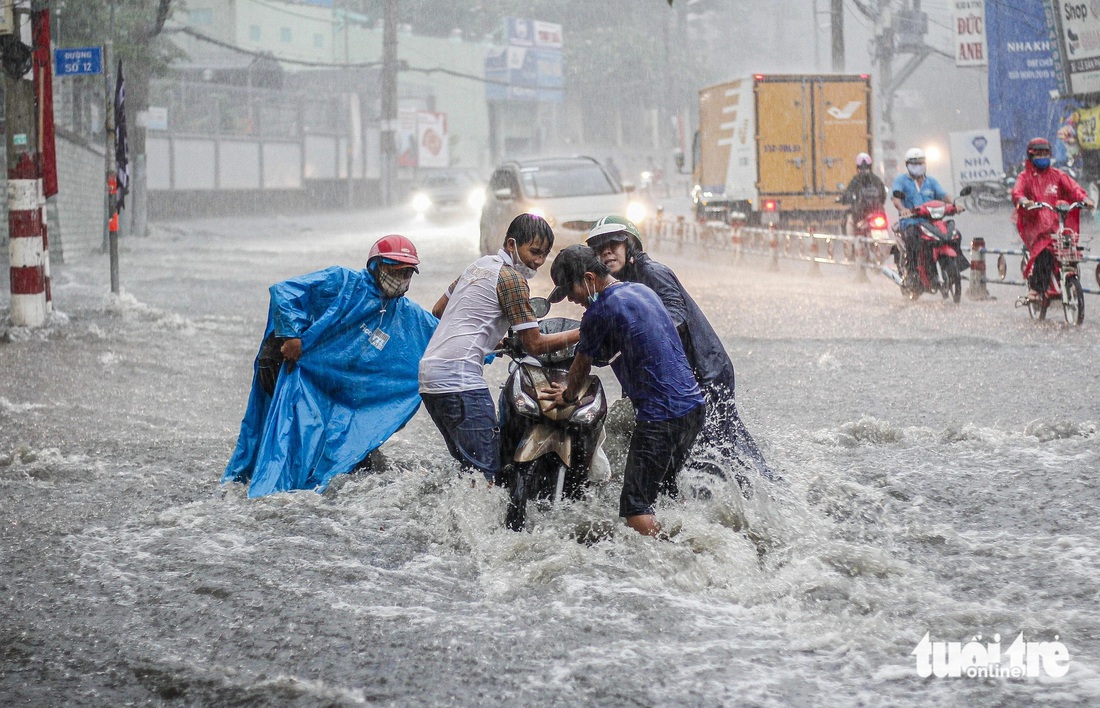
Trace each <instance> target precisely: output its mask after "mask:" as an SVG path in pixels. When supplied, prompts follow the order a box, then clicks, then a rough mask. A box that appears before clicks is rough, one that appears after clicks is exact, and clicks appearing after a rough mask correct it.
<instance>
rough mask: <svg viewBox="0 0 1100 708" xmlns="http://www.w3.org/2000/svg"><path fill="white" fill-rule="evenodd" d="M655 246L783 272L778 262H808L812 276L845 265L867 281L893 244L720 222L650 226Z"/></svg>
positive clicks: (681, 221)
mask: <svg viewBox="0 0 1100 708" xmlns="http://www.w3.org/2000/svg"><path fill="white" fill-rule="evenodd" d="M644 231H645V235H646V238H647V240H648V241H649V242H651V243H658V244H673V245H675V246H676V247H677V248H678V249H682V248H683V247H684V246H694V247H698V248H701V249H702V250H703V252H704V254H709V253H710V251H711V250H717V251H727V252H729V253H730V254H731V256H732V257H733V259H734V260H735V261H741V260H743V259H744V257H745V256H748V255H755V256H764V257H766V258H769V259H770V267H771V268H772V269H773V270H774V269H776V268H778V267H779V261H780V260H781V259H782V260H793V261H804V262H807V263H809V264H810V265H811V272H812V273H813V272H819V269H820V266H821V265H822V264H825V265H842V266H852V267H858V268H859V276H860V277H861V278H862V279H865V278H866V277H867V275H866V271H867V270H868V269H874V270H879V269H880V268H882V266H883V265H884V264H885V263H886V262H887V261H888V260H889V253H890V247H891V246H892V245H893V244H894V241H893V239H892V238H891V239H890V240H881V239H878V240H876V239H873V238H868V237H864V236H846V235H843V234H832V233H827V232H818V231H790V230H785V229H778V228H760V227H749V226H742V225H738V224H736V223H735V224H733V225H732V226H731V225H729V224H727V223H725V222H722V221H708V222H705V223H702V224H700V223H696V222H692V221H687V220H684V219H677V220H676V221H667V220H660V221H655V222H650V223H649V224H647V225H646V228H645V229H644Z"/></svg>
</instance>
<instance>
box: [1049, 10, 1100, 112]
mask: <svg viewBox="0 0 1100 708" xmlns="http://www.w3.org/2000/svg"><path fill="white" fill-rule="evenodd" d="M1045 3H1046V9H1047V18H1048V24H1049V26H1050V33H1051V39H1052V40H1053V50H1054V52H1055V57H1056V59H1057V60H1058V64H1059V66H1060V69H1061V71H1060V72H1059V74H1060V75H1059V77H1058V78H1059V79H1060V81H1059V85H1060V88H1061V89H1062V93H1064V94H1067V95H1081V94H1085V93H1097V92H1100V3H1098V2H1091V1H1090V2H1084V0H1070V2H1065V1H1064V0H1045Z"/></svg>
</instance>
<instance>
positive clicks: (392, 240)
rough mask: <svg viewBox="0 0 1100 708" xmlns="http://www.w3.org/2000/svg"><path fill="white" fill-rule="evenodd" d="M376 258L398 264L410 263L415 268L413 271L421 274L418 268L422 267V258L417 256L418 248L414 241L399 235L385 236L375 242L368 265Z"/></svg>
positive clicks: (368, 257)
mask: <svg viewBox="0 0 1100 708" xmlns="http://www.w3.org/2000/svg"><path fill="white" fill-rule="evenodd" d="M375 258H388V259H390V260H393V261H397V262H398V263H408V264H409V265H411V266H413V270H415V271H416V272H417V273H419V272H420V269H419V268H417V267H416V266H418V265H420V258H418V257H417V255H416V246H414V245H413V242H412V241H410V240H409V239H407V238H405V237H404V236H401V235H399V234H390V235H389V236H383V237H382V238H380V239H378V240H377V241H375V242H374V245H373V246H371V247H370V255H369V256H367V263H370V262H371V261H372V260H374V259H375Z"/></svg>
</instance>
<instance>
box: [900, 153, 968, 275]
mask: <svg viewBox="0 0 1100 708" xmlns="http://www.w3.org/2000/svg"><path fill="white" fill-rule="evenodd" d="M926 169H927V165H926V162H925V156H924V150H921V149H920V148H910V149H909V150H908V151H907V152H906V153H905V172H904V173H902V174H899V175H898V176H897V177H895V178H894V184H893V186H892V187H891V189H890V194H891V201H892V202H893V204H894V208H895V209H897V210H898V217H900V221H899V222H898V229H899V230H900V232H901V238H902V242H903V244H904V246H905V272H904V273H902V274H901V276H902V279H903V282H905V283H906V284H909V283H913V282H916V279H917V254H918V253H919V246H920V242H921V238H920V221H921V220H920V219H919V218H914V217H913V210H914V209H916V208H917V207H919V206H920V205H921V204H924V203H925V202H930V201H932V200H935V199H938V200H940V201H943V202H947V203H949V204H955V200H954V199H952V198H951V196H950V195H949V194H948V193H947V191H946V190H944V188H943V187H941V186H940V183H939V182H938V181H936V178H935V177H930V176H928V175H927V174H925V171H926ZM955 208H956V210H957V211H959V212H962V211H964V209H963V206H962V205H961V204H955Z"/></svg>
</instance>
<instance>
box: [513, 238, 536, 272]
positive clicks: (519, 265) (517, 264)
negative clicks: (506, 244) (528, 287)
mask: <svg viewBox="0 0 1100 708" xmlns="http://www.w3.org/2000/svg"><path fill="white" fill-rule="evenodd" d="M512 243H514V244H515V243H516V241H515V239H512ZM508 255H509V256H511V257H512V267H514V268H515V269H516V272H518V273H519V274H520V275H522V276H523V277H524V278H526V279H527V280H530V279H531V278H534V277H535V276H536V275H538V271H537V270H535V269H534V268H532V267H530V266H529V265H527V264H526V263H524V262H523V261H521V260H520V258H519V244H516V250H515V252H514V253H509V254H508Z"/></svg>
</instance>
